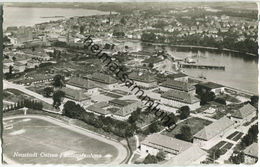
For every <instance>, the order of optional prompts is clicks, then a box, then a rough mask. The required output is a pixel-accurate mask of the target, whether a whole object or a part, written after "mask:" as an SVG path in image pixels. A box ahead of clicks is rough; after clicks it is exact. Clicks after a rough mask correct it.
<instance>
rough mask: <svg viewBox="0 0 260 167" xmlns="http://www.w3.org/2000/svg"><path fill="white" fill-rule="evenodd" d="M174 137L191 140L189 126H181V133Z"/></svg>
mask: <svg viewBox="0 0 260 167" xmlns="http://www.w3.org/2000/svg"><path fill="white" fill-rule="evenodd" d="M176 137H178V138H180V139H182V140H185V141H188V142H191V140H192V133H191V128H190V127H189V126H188V125H184V126H182V127H181V133H180V134H179V135H177V136H176Z"/></svg>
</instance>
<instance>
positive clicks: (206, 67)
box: [181, 64, 225, 70]
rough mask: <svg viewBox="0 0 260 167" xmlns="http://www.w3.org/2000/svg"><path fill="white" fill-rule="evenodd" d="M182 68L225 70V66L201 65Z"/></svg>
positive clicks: (188, 65)
mask: <svg viewBox="0 0 260 167" xmlns="http://www.w3.org/2000/svg"><path fill="white" fill-rule="evenodd" d="M181 67H182V68H197V69H206V70H225V66H213V65H199V64H181Z"/></svg>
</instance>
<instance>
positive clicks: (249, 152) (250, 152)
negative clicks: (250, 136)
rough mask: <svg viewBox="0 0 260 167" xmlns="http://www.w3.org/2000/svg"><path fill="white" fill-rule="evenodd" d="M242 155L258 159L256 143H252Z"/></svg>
mask: <svg viewBox="0 0 260 167" xmlns="http://www.w3.org/2000/svg"><path fill="white" fill-rule="evenodd" d="M244 153H245V154H246V155H249V156H252V157H255V158H257V157H258V143H253V144H251V145H250V146H248V147H247V148H246V149H245V150H244Z"/></svg>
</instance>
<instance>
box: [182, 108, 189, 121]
mask: <svg viewBox="0 0 260 167" xmlns="http://www.w3.org/2000/svg"><path fill="white" fill-rule="evenodd" d="M180 112H181V113H180V119H186V118H188V117H189V115H190V107H189V106H183V107H181V108H180Z"/></svg>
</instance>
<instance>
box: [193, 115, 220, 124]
mask: <svg viewBox="0 0 260 167" xmlns="http://www.w3.org/2000/svg"><path fill="white" fill-rule="evenodd" d="M190 115H191V116H192V117H197V118H201V119H205V120H208V121H211V122H215V121H217V120H216V119H213V118H209V117H206V116H204V115H202V114H199V113H197V114H193V113H190Z"/></svg>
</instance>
